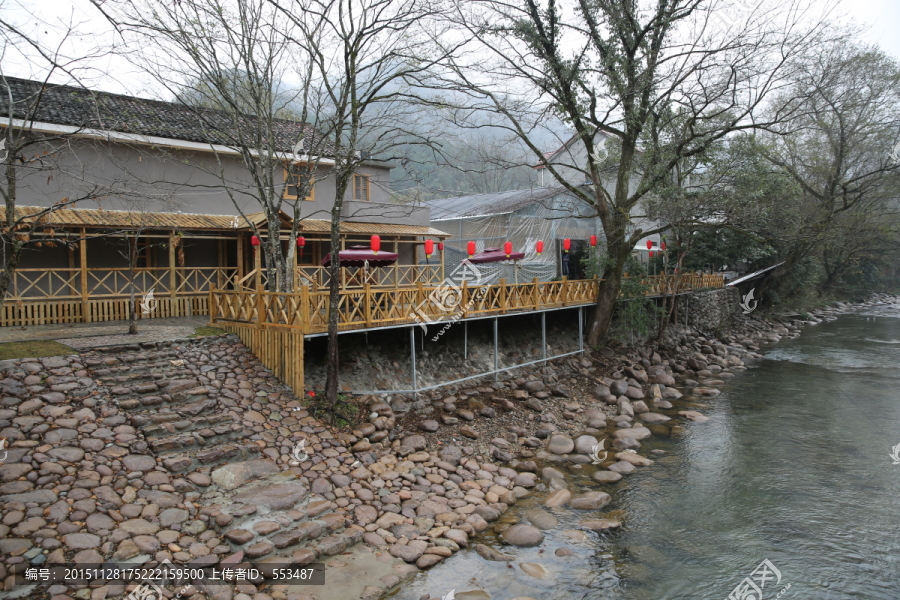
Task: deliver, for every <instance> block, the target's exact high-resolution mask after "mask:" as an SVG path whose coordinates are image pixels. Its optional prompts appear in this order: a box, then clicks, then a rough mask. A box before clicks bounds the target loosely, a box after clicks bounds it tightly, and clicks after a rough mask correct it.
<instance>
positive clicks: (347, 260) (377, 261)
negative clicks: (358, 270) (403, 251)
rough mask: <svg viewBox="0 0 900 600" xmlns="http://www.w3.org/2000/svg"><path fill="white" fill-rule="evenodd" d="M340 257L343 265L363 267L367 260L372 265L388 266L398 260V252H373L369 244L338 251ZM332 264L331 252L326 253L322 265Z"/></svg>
mask: <svg viewBox="0 0 900 600" xmlns="http://www.w3.org/2000/svg"><path fill="white" fill-rule="evenodd" d="M338 258H339V261H340V264H341V266H342V267H362V266H365V263H366V261H369V266H370V267H386V266H388V265H392V264H394V263H395V262H397V253H396V252H384V251H379V252H378V254H375V253H374V252H372V249H371V248H370V247H368V246H350V247H349V248H347V249H346V250H341V251H340V252H338ZM330 264H331V253H330V252H329V253H328V254H326V255H325V258H323V259H322V266H323V267H327V266H328V265H330Z"/></svg>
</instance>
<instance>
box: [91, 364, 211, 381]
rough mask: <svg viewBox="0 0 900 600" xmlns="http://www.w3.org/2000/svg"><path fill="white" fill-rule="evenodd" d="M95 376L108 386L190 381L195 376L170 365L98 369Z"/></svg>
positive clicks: (186, 370)
mask: <svg viewBox="0 0 900 600" xmlns="http://www.w3.org/2000/svg"><path fill="white" fill-rule="evenodd" d="M94 376H95V377H96V378H97V379H99V380H100V381H102V382H103V383H106V384H108V385H126V384H128V383H140V382H144V381H159V380H169V379H190V378H192V377H193V376H194V374H193V373H191V372H190V371H189V370H188V369H184V368H181V367H172V366H171V365H169V366H168V367H166V365H162V364H160V365H149V366H148V367H147V368H138V367H121V370H119V369H116V370H113V369H98V370H95V371H94Z"/></svg>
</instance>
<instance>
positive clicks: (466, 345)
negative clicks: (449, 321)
mask: <svg viewBox="0 0 900 600" xmlns="http://www.w3.org/2000/svg"><path fill="white" fill-rule="evenodd" d="M463 360H469V322H468V321H463Z"/></svg>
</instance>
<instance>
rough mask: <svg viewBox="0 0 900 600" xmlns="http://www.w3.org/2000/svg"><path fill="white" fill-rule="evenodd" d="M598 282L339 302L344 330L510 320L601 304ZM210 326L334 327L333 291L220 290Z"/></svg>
mask: <svg viewBox="0 0 900 600" xmlns="http://www.w3.org/2000/svg"><path fill="white" fill-rule="evenodd" d="M722 281H723V280H722V277H721V276H716V275H685V276H681V277H675V276H671V275H670V276H657V277H648V278H646V279H645V280H644V281H643V283H644V284H645V286H646V288H647V295H649V296H658V295H661V294H664V293H673V292H674V293H680V292H684V291H688V290H691V289H699V288H709V287H721V286H722ZM599 283H600V282H599V280H597V279H583V280H574V281H569V280H567V279H565V278H564V279H563V280H562V281H538V280H537V279H535V280H533V281H532V282H530V283H518V284H509V283H506V281H504V280H502V279H501V280H500V283H499V284H497V285H479V286H469V285H468V284H467V282H462V284H461V285H456V284H453V283H451V282H449V281H445V282H444V283H443V284H442V285H440V286H435V287H425V286H424V285H422V284H421V283H419V284H418V285H416V286H415V287H406V288H396V289H380V288H376V287H374V286H371V285H368V284H366V285H364V286H363V287H362V289H350V290H343V291H341V293H340V299H339V301H338V312H339V316H338V327H339V329H341V330H354V329H369V328H373V327H385V326H392V325H404V324H412V323H426V324H427V323H438V322H445V321H448V320H451V319H456V318H458V319H466V318H470V317H475V316H492V315H503V314H509V313H514V312H527V311H536V310H542V309H547V308H562V307H567V306H582V305H587V304H593V303H594V302H595V300H596V297H597V289H598V286H599ZM209 306H210V321H211V322H212V323H214V324H223V323H245V324H252V325H255V326H257V327H270V328H279V329H281V328H283V329H290V330H293V331H296V332H299V333H302V334H304V335H308V334H315V333H323V332H325V331H327V329H328V292H327V290H318V289H317V290H310V289H309V287H307V286H304V287H302V288H301V289H300V292H299V293H279V292H267V291H265V290H264V289H263V288H262V287H260V288H259V289H258V290H257V291H254V292H250V291H235V290H214V291H211V292H210V294H209Z"/></svg>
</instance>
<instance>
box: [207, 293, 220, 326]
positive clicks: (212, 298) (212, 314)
mask: <svg viewBox="0 0 900 600" xmlns="http://www.w3.org/2000/svg"><path fill="white" fill-rule="evenodd" d="M216 289H217V287H216V284H212V285H211V286H209V324H210V325H215V324H216V313H218V312H219V310H218V308H217V306H216Z"/></svg>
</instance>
